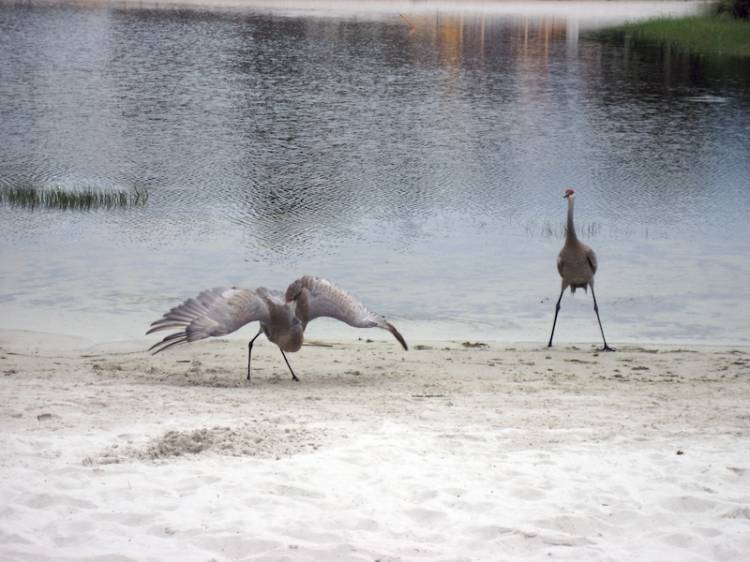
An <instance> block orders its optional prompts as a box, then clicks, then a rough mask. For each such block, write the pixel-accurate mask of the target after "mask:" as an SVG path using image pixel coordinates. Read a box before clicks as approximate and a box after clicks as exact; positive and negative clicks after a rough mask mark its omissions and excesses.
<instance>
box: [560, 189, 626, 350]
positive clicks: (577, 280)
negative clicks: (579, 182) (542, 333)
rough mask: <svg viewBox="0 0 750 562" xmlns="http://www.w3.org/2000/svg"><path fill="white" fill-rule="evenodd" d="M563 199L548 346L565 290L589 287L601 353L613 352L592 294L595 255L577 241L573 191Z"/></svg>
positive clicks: (572, 290) (568, 191)
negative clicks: (563, 218)
mask: <svg viewBox="0 0 750 562" xmlns="http://www.w3.org/2000/svg"><path fill="white" fill-rule="evenodd" d="M564 197H565V199H567V200H568V225H567V228H566V230H565V245H564V246H563V247H562V250H560V254H559V255H558V256H557V271H558V272H559V273H560V277H562V289H561V291H560V298H558V299H557V305H555V319H554V321H553V322H552V333H551V334H550V335H549V344H548V345H547V347H552V337H553V336H554V335H555V324H557V313H558V312H560V301H562V298H563V293H565V289H567V288H568V287H570V292H571V293H575V292H576V289H583V290H584V291H586V290H587V288H588V287H591V296H592V297H593V299H594V311H595V312H596V319H597V320H598V321H599V330H601V332H602V340H603V341H604V347H603V348H602V351H614V348H612V347H609V346H608V345H607V340H606V338H605V337H604V328H602V320H601V318H599V306H598V305H597V304H596V295H595V294H594V274H596V266H597V262H596V254H595V253H594V250H592V249H591V248H590V247H589V246H587V245H586V244H584V243H583V242H581V241H580V240H578V237H577V236H576V227H575V224H573V204H574V201H575V191H574V190H572V189H566V190H565V195H564Z"/></svg>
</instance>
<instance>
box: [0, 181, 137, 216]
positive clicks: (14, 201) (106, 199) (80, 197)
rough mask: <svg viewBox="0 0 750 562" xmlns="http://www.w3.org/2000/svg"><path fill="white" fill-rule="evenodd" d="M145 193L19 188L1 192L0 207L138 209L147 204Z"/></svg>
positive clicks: (12, 187)
mask: <svg viewBox="0 0 750 562" xmlns="http://www.w3.org/2000/svg"><path fill="white" fill-rule="evenodd" d="M147 200H148V192H147V191H146V190H145V189H142V188H137V187H136V188H133V189H131V190H111V191H110V190H106V191H105V190H100V189H96V188H93V187H84V188H78V189H69V188H64V187H62V186H50V187H45V186H37V185H33V184H19V185H14V186H10V187H5V188H3V189H0V205H7V206H10V207H25V208H28V209H36V208H45V209H62V210H78V211H90V210H94V209H114V208H126V207H139V206H143V205H145V204H146V201H147Z"/></svg>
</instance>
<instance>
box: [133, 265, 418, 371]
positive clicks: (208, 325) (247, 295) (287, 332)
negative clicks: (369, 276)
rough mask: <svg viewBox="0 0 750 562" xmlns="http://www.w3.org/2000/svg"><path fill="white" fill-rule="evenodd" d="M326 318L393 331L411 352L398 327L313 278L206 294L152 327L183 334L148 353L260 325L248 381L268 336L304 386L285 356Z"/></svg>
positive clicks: (177, 309)
mask: <svg viewBox="0 0 750 562" xmlns="http://www.w3.org/2000/svg"><path fill="white" fill-rule="evenodd" d="M321 316H328V317H330V318H336V319H337V320H341V321H342V322H345V323H347V324H349V325H350V326H354V327H355V328H382V329H384V330H388V331H389V332H390V333H391V334H393V337H395V338H396V339H397V340H398V342H399V343H400V344H401V345H402V346H403V348H404V349H405V350H407V349H409V348H408V347H407V345H406V341H404V338H403V336H402V335H401V334H400V333H399V331H398V330H397V329H396V327H395V326H394V325H393V324H391V323H390V322H387V321H386V320H385V318H384V317H383V316H381V315H380V314H376V313H374V312H370V311H369V310H368V309H367V307H365V305H364V304H362V303H361V302H360V301H359V300H357V299H356V298H354V297H353V296H351V295H350V294H349V293H347V292H346V291H344V290H343V289H340V288H339V287H337V286H336V285H334V284H333V283H331V282H330V281H327V280H325V279H320V278H318V277H311V276H309V275H306V276H304V277H301V278H299V279H297V280H296V281H294V282H293V283H292V284H291V285H289V287H288V288H287V290H286V293H282V292H281V291H270V290H268V289H265V288H263V287H260V288H258V289H256V290H255V291H250V290H248V289H238V288H237V287H232V288H223V287H218V288H215V289H209V290H207V291H203V292H202V293H200V294H199V295H198V296H197V297H195V298H192V299H188V300H186V301H185V302H184V303H182V304H181V305H179V306H176V307H174V308H172V309H171V310H169V311H168V312H167V313H166V314H164V316H162V317H161V318H160V319H159V320H157V321H155V322H153V323H152V324H151V327H150V329H149V331H148V332H146V334H150V333H152V332H157V331H159V330H167V329H169V328H179V329H180V330H179V331H177V332H175V333H173V334H170V335H168V336H167V337H165V338H164V339H163V340H161V341H160V342H158V343H156V344H154V345H153V346H151V348H150V349H149V351H153V352H154V354H157V353H159V352H160V351H164V350H165V349H167V348H170V347H172V346H173V345H178V344H182V343H188V342H193V341H196V340H201V339H204V338H207V337H210V336H223V335H226V334H229V333H231V332H234V331H235V330H237V329H239V328H241V327H242V326H244V325H245V324H248V323H250V322H253V321H258V322H259V323H260V330H259V331H258V333H257V334H256V335H255V337H254V338H253V339H251V340H250V343H248V346H247V380H250V358H251V355H252V353H253V342H254V341H255V339H256V338H257V337H258V336H259V335H261V334H265V335H266V337H267V338H268V339H269V340H270V341H272V342H273V343H275V344H276V345H277V346H278V347H279V349H280V350H281V355H282V357H284V361H285V362H286V366H287V367H289V371H290V372H291V373H292V378H293V379H294V380H295V381H299V379H298V378H297V375H295V374H294V371H293V370H292V366H291V365H290V364H289V360H288V359H287V358H286V355H285V354H284V352H285V351H288V352H294V351H299V349H300V348H301V347H302V342H303V340H304V332H305V328H306V327H307V324H308V322H310V321H311V320H314V319H316V318H320V317H321Z"/></svg>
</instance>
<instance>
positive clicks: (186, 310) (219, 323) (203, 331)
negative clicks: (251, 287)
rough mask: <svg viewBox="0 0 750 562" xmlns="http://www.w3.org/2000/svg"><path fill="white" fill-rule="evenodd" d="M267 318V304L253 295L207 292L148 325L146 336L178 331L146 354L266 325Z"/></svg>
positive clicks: (235, 291) (225, 290) (226, 290)
mask: <svg viewBox="0 0 750 562" xmlns="http://www.w3.org/2000/svg"><path fill="white" fill-rule="evenodd" d="M269 316H270V313H269V310H268V304H267V303H266V301H265V300H264V299H263V298H262V297H261V296H259V295H258V294H257V293H255V292H254V291H248V290H247V289H238V288H236V287H232V288H225V287H216V288H214V289H208V290H206V291H203V292H202V293H200V294H199V295H198V296H197V297H195V298H192V299H188V300H186V301H185V302H184V303H182V304H181V305H179V306H176V307H174V308H172V309H171V310H170V311H169V312H167V313H166V314H164V316H163V317H161V318H160V319H159V320H157V321H156V322H153V323H152V324H151V327H150V329H149V330H148V332H146V334H151V333H152V332H158V331H159V330H167V329H169V328H180V331H178V332H175V333H173V334H170V335H168V336H167V337H165V338H164V339H163V340H161V341H160V342H159V343H157V344H154V345H153V346H151V348H150V349H149V351H152V350H154V353H155V354H156V353H159V352H160V351H164V350H165V349H167V348H169V347H172V346H173V345H177V344H181V343H186V342H192V341H196V340H201V339H203V338H207V337H210V336H223V335H225V334H229V333H231V332H234V331H235V330H237V329H239V328H241V327H242V326H244V325H245V324H247V323H249V322H253V321H255V320H258V321H261V322H264V321H268V319H269Z"/></svg>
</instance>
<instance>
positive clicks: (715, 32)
mask: <svg viewBox="0 0 750 562" xmlns="http://www.w3.org/2000/svg"><path fill="white" fill-rule="evenodd" d="M597 35H598V36H599V37H603V38H614V39H618V40H622V39H624V40H625V41H629V42H634V43H636V44H637V43H649V44H658V45H664V46H669V47H670V48H673V49H676V50H678V51H682V52H686V53H694V54H699V55H706V56H728V57H742V58H746V57H750V21H748V20H747V19H742V18H734V17H731V16H729V15H728V14H727V13H721V14H707V15H703V16H693V17H687V18H676V19H675V18H658V19H652V20H648V21H643V22H634V23H627V24H623V25H620V26H617V27H612V28H609V29H606V30H603V31H600V32H598V33H597Z"/></svg>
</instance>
